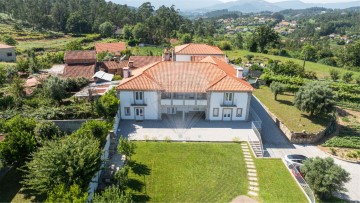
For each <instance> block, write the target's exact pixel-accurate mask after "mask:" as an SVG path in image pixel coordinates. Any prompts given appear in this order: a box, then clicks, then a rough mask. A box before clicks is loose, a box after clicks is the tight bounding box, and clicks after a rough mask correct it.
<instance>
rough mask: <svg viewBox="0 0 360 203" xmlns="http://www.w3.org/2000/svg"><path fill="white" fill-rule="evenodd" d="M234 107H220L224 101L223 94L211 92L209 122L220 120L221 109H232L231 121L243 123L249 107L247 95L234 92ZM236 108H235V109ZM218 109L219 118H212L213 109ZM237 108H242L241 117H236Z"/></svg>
mask: <svg viewBox="0 0 360 203" xmlns="http://www.w3.org/2000/svg"><path fill="white" fill-rule="evenodd" d="M233 99H234V103H233V104H234V107H232V106H230V107H221V105H222V104H223V100H224V92H212V93H211V95H210V108H209V120H213V121H216V120H222V116H223V109H224V108H227V109H232V114H231V115H232V118H231V120H233V121H243V120H246V118H247V114H248V108H249V107H250V104H248V103H249V102H250V100H249V93H247V92H235V93H234V98H233ZM235 106H236V107H235ZM214 108H219V116H218V117H214V115H213V109H214ZM237 108H242V116H241V117H236V111H237Z"/></svg>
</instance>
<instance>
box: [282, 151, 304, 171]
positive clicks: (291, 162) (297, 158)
mask: <svg viewBox="0 0 360 203" xmlns="http://www.w3.org/2000/svg"><path fill="white" fill-rule="evenodd" d="M306 159H307V157H306V156H304V155H301V154H288V155H286V156H285V162H286V164H287V165H288V166H289V167H291V168H293V166H295V165H298V166H301V165H302V164H303V162H304V161H305V160H306Z"/></svg>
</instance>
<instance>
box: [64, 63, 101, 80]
mask: <svg viewBox="0 0 360 203" xmlns="http://www.w3.org/2000/svg"><path fill="white" fill-rule="evenodd" d="M94 73H95V65H66V66H65V68H64V73H63V75H62V76H63V77H64V78H81V77H83V78H87V79H89V80H93V78H92V77H93V75H94Z"/></svg>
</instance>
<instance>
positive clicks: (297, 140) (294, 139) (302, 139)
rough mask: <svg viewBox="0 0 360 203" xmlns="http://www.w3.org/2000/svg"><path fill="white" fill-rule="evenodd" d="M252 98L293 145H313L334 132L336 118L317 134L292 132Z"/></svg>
mask: <svg viewBox="0 0 360 203" xmlns="http://www.w3.org/2000/svg"><path fill="white" fill-rule="evenodd" d="M254 98H255V99H256V100H257V101H258V102H259V104H260V105H261V106H262V107H263V108H264V109H265V111H266V112H267V113H268V114H269V116H270V118H271V119H272V120H273V121H274V122H275V124H276V126H278V127H279V128H280V130H281V131H282V132H283V133H284V135H285V136H286V137H287V138H288V139H289V141H290V142H291V143H294V144H313V143H316V142H318V141H319V140H321V139H322V138H324V137H325V136H327V135H330V134H331V133H333V132H334V131H335V130H336V125H337V123H336V118H335V116H334V119H333V120H332V121H331V122H330V123H329V125H328V126H327V127H326V128H325V129H324V130H321V131H319V132H317V133H308V132H306V131H303V132H294V131H291V130H290V129H289V128H288V127H287V126H286V125H285V124H284V123H283V122H282V121H281V120H280V119H279V118H278V117H276V115H275V114H273V113H272V112H271V111H270V110H269V109H268V108H267V107H266V106H265V105H264V104H263V103H261V101H260V100H259V99H258V98H256V97H255V96H254Z"/></svg>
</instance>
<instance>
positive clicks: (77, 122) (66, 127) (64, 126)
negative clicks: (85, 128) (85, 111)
mask: <svg viewBox="0 0 360 203" xmlns="http://www.w3.org/2000/svg"><path fill="white" fill-rule="evenodd" d="M90 120H101V119H74V120H50V121H52V122H54V123H55V125H57V126H58V127H59V128H60V130H61V131H63V132H66V133H67V134H71V133H73V132H75V131H76V130H77V129H79V128H80V127H81V125H82V124H83V123H84V122H86V121H90Z"/></svg>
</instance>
